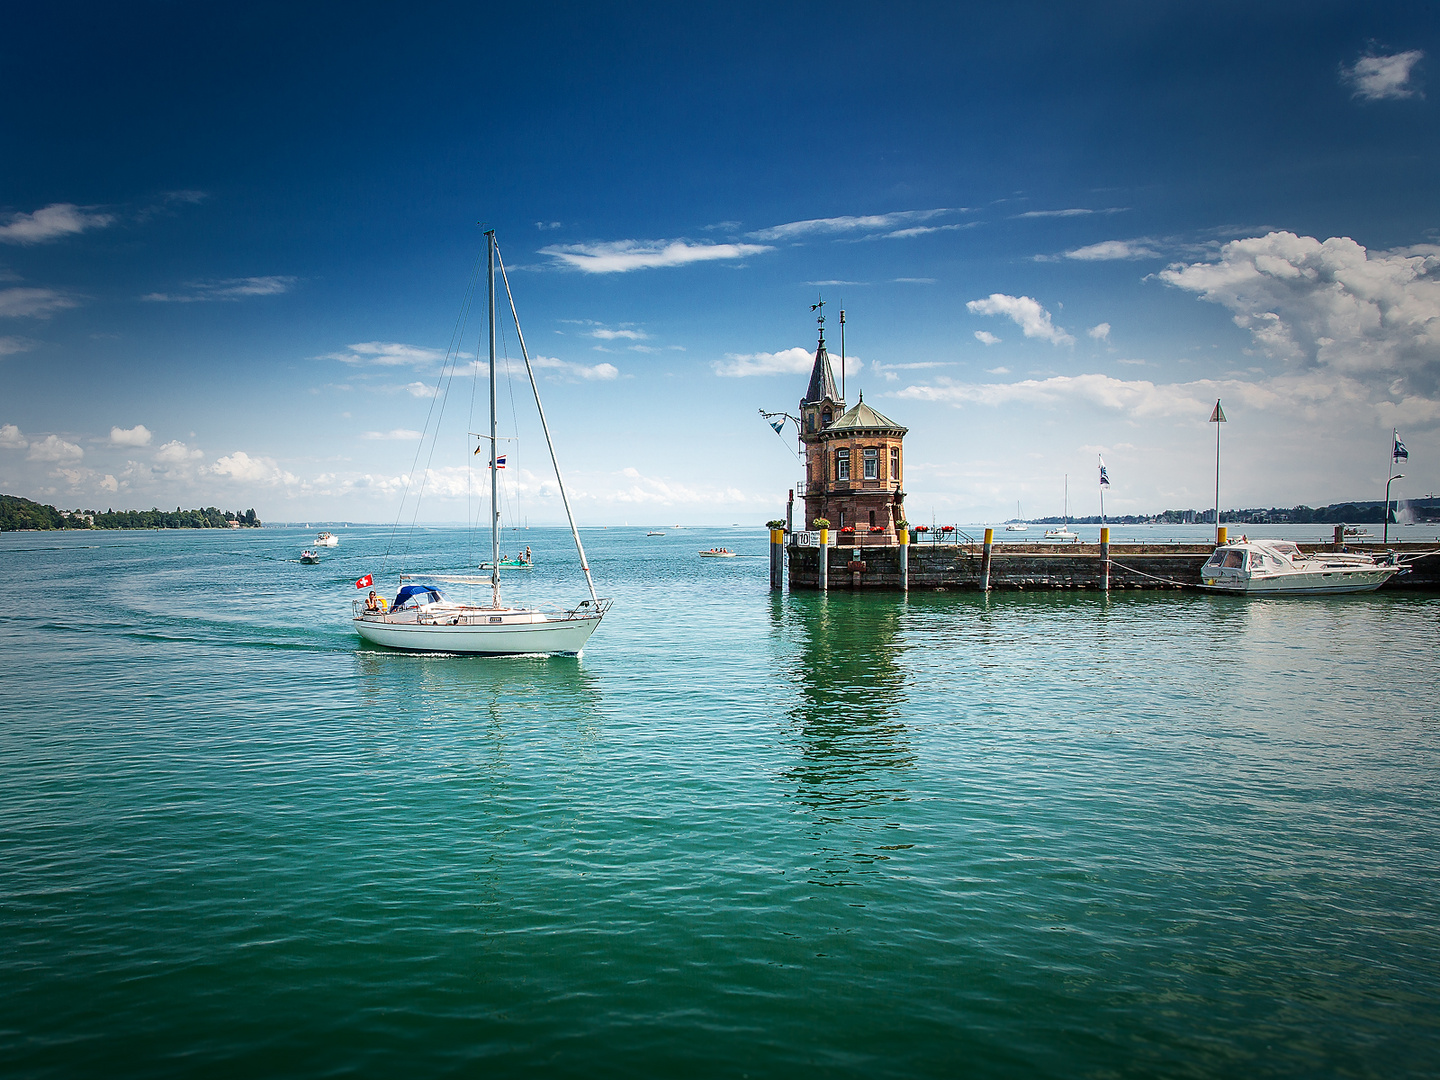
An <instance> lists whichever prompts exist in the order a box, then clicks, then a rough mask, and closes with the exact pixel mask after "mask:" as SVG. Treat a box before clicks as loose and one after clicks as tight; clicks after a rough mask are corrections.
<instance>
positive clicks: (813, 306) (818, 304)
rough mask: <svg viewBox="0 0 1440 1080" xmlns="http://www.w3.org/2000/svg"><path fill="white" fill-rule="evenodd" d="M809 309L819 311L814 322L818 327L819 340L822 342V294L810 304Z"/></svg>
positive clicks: (823, 320)
mask: <svg viewBox="0 0 1440 1080" xmlns="http://www.w3.org/2000/svg"><path fill="white" fill-rule="evenodd" d="M817 295H818V294H817ZM810 310H811V311H818V312H819V313H820V314H819V315H817V316H815V322H816V323H817V324H818V325H819V327H820V340H821V341H822V342H823V341H824V340H825V298H824V297H823V296H820V297H819V298H818V299H817V300H816V301H815V303H813V304H811V305H810Z"/></svg>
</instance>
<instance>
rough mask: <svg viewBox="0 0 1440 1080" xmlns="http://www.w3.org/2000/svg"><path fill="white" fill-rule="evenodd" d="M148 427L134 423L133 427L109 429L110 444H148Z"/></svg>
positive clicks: (149, 437)
mask: <svg viewBox="0 0 1440 1080" xmlns="http://www.w3.org/2000/svg"><path fill="white" fill-rule="evenodd" d="M150 439H151V435H150V429H149V428H147V427H146V426H145V425H144V424H136V425H135V426H134V427H133V428H118V427H112V428H111V429H110V445H112V446H149V445H150Z"/></svg>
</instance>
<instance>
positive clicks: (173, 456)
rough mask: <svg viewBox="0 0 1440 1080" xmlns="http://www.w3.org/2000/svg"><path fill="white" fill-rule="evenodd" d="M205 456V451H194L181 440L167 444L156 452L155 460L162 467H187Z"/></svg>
mask: <svg viewBox="0 0 1440 1080" xmlns="http://www.w3.org/2000/svg"><path fill="white" fill-rule="evenodd" d="M204 456H205V451H203V450H192V449H190V447H188V446H186V445H185V444H184V443H183V442H181V441H180V440H179V439H174V440H172V441H171V442H167V443H166V444H165V445H164V446H162V447H160V449H159V450H156V451H155V460H156V461H158V462H160V463H161V464H162V465H185V464H188V463H190V462H191V461H195V460H197V459H198V458H202V457H204Z"/></svg>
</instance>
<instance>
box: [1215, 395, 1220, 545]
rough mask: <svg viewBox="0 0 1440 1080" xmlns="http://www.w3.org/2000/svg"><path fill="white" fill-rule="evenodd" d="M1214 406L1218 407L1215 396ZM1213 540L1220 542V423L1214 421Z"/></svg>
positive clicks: (1218, 402)
mask: <svg viewBox="0 0 1440 1080" xmlns="http://www.w3.org/2000/svg"><path fill="white" fill-rule="evenodd" d="M1215 408H1216V409H1219V408H1220V401H1219V399H1218V398H1217V399H1216V401H1215ZM1215 542H1216V543H1217V544H1218V543H1219V542H1220V423H1219V421H1216V423H1215Z"/></svg>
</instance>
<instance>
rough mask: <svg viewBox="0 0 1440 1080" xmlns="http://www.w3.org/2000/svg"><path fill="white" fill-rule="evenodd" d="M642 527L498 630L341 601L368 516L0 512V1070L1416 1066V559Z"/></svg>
mask: <svg viewBox="0 0 1440 1080" xmlns="http://www.w3.org/2000/svg"><path fill="white" fill-rule="evenodd" d="M643 533H644V530H643V529H624V530H620V529H610V530H604V531H601V530H592V531H589V532H587V533H586V534H585V536H586V540H587V545H588V546H589V547H590V548H591V549H592V553H591V554H592V563H593V565H594V568H595V573H596V577H597V580H598V581H599V582H600V584H601V585H602V590H601V591H602V594H609V595H612V596H614V597H615V599H616V604H615V608H614V610H613V612H612V613H611V615H610V616H609V617H608V618H607V619H606V621H605V623H604V625H603V626H602V627H601V628H600V630H599V631H598V632H597V634H596V636H595V637H594V638H593V639H592V640H591V642H590V645H589V647H588V648H587V650H586V652H585V654H584V655H583V656H582V657H580V658H578V659H577V658H551V659H541V658H510V659H501V660H494V659H488V660H487V659H480V658H456V657H438V656H416V655H404V654H394V653H388V652H384V651H380V650H376V649H372V648H369V647H362V646H361V645H360V644H359V642H358V639H356V638H355V637H354V636H353V634H352V632H351V630H350V627H349V622H348V619H349V610H350V609H349V605H350V602H351V600H352V599H353V598H354V597H355V595H356V591H355V589H354V588H353V580H354V579H355V578H357V577H359V576H360V575H361V574H363V573H365V572H373V573H375V574H376V575H377V578H379V577H380V574H381V572H382V571H381V567H382V563H381V559H380V558H379V553H380V552H382V551H383V550H384V547H385V544H386V535H387V534H386V532H385V530H381V529H349V530H346V531H344V532H343V533H341V546H340V547H339V548H336V549H333V550H330V551H326V552H325V553H324V559H325V561H324V562H323V563H322V564H321V565H320V566H318V567H302V566H300V565H299V564H298V562H297V561H296V558H297V556H298V554H299V549H300V548H301V547H302V546H304V544H305V543H307V542H308V541H309V540H311V539H313V535H314V534H313V532H302V531H300V530H291V531H286V530H272V529H265V530H260V531H257V532H245V533H238V534H237V533H188V532H185V533H182V532H170V533H126V534H109V535H103V534H97V535H87V534H84V533H79V534H66V535H46V534H36V533H30V534H6V535H4V536H0V582H3V585H4V595H5V597H6V605H5V610H4V613H3V614H0V656H3V673H4V681H3V686H4V709H3V714H0V715H3V719H0V1061H3V1062H4V1065H3V1066H0V1072H3V1073H4V1074H5V1075H7V1076H62V1075H74V1074H105V1075H110V1076H122V1077H124V1076H142V1075H143V1076H180V1075H191V1074H199V1073H205V1074H209V1075H216V1074H222V1075H236V1076H242V1075H243V1076H255V1075H266V1076H286V1077H288V1076H296V1077H299V1076H314V1075H322V1074H328V1075H345V1074H357V1073H358V1074H370V1075H405V1074H446V1073H456V1074H467V1075H508V1074H518V1073H521V1072H526V1073H543V1074H546V1075H557V1076H565V1075H586V1076H595V1075H615V1076H621V1075H623V1076H674V1075H713V1076H739V1075H750V1076H788V1075H795V1074H807V1075H816V1074H825V1075H844V1076H866V1077H872V1076H882V1077H884V1076H895V1077H900V1076H951V1075H957V1074H974V1075H985V1076H1015V1077H1031V1076H1066V1077H1070V1076H1082V1077H1126V1076H1154V1075H1165V1076H1181V1077H1190V1076H1194V1077H1199V1076H1387V1077H1388V1076H1419V1075H1433V1072H1434V1063H1435V1062H1436V1061H1437V1060H1440V888H1437V882H1440V873H1437V871H1440V795H1437V789H1440V785H1437V781H1440V763H1437V750H1440V673H1437V667H1440V665H1437V663H1436V640H1437V639H1436V626H1437V616H1440V599H1436V598H1428V597H1415V596H1403V595H1372V596H1357V597H1335V598H1317V599H1301V600H1295V599H1289V600H1250V601H1246V600H1243V599H1237V598H1233V597H1217V596H1200V595H1195V596H1192V595H1178V596H1177V595H1144V594H1134V593H1128V594H1124V595H1120V596H1116V597H1114V598H1112V599H1110V600H1108V601H1107V600H1105V599H1102V598H1100V597H1097V596H1094V595H1076V594H1055V595H1049V594H1047V595H1037V594H998V595H994V596H991V597H990V598H989V599H988V600H986V599H984V598H982V597H979V596H976V595H973V594H971V595H967V594H959V593H946V594H933V593H930V594H923V595H912V596H910V597H908V598H902V597H897V596H888V597H881V596H864V597H859V598H856V597H852V596H849V595H845V594H832V595H830V596H828V597H819V596H815V595H796V596H788V595H784V594H772V593H770V592H769V591H768V588H767V563H766V560H765V557H764V555H765V536H764V534H763V533H755V532H745V531H740V530H714V531H704V530H685V531H683V532H678V533H677V532H674V531H670V532H669V535H667V536H665V537H663V538H662V537H656V538H646V537H645V536H644V535H643ZM517 543H518V544H530V545H531V546H532V547H533V548H534V549H535V552H536V555H537V560H538V561H539V562H540V564H541V565H540V568H539V569H537V570H535V571H532V572H530V573H529V574H528V575H519V574H517V575H515V578H516V579H517V580H518V581H520V582H521V584H519V585H517V593H518V594H521V595H525V594H528V596H529V597H530V598H531V599H533V600H544V599H550V598H552V597H553V598H554V599H556V600H571V601H573V600H574V599H578V598H579V597H580V596H582V595H583V588H582V586H581V585H580V583H579V581H578V578H577V577H576V576H575V575H574V573H573V572H571V571H570V570H566V571H565V572H563V573H562V572H561V571H560V570H559V569H558V567H559V566H560V565H561V564H562V562H564V559H565V554H564V553H565V550H566V547H565V545H566V544H567V543H568V536H567V535H566V534H564V533H562V532H559V531H551V530H540V529H534V530H530V531H528V532H524V533H519V534H511V535H509V536H507V538H506V541H505V544H504V547H505V550H507V551H509V550H510V549H512V548H514V547H516V546H517ZM465 545H466V539H465V537H464V534H463V533H461V532H459V531H449V530H443V529H437V530H432V531H427V532H421V533H420V534H418V536H417V537H416V539H415V541H414V542H413V545H412V546H413V552H412V554H411V556H410V559H409V561H410V562H411V563H412V564H414V565H417V566H425V567H427V568H436V567H441V566H443V567H445V568H447V569H450V570H458V569H461V568H463V566H464V558H463V553H464V551H465ZM711 546H727V547H730V548H732V549H733V550H737V551H740V552H741V553H742V555H743V556H744V557H742V558H738V559H734V560H700V559H699V558H697V557H696V554H695V553H696V551H697V550H698V549H699V548H702V547H711ZM566 565H567V566H568V565H569V564H568V563H566ZM385 572H386V574H387V575H388V576H387V577H385V578H381V579H380V580H381V581H382V582H383V583H384V584H385V585H387V586H389V587H391V588H392V589H393V586H394V584H395V582H394V576H393V573H394V562H393V561H392V562H391V563H390V564H389V566H388V568H387V569H386V571H385Z"/></svg>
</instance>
